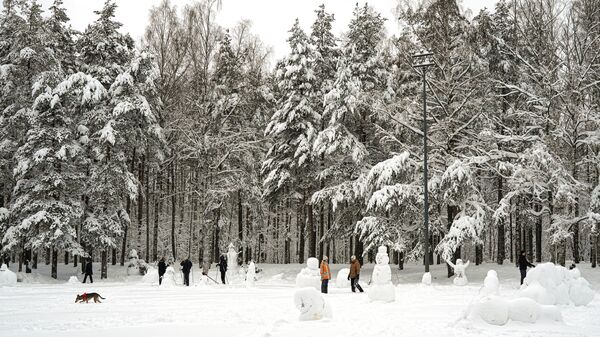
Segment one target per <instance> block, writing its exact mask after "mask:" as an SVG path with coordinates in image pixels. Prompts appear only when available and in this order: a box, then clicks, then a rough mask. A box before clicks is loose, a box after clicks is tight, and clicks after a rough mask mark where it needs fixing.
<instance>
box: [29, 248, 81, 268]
mask: <svg viewBox="0 0 600 337" xmlns="http://www.w3.org/2000/svg"><path fill="white" fill-rule="evenodd" d="M37 264H38V252H37V249H36V250H35V251H34V252H33V264H32V266H31V268H33V269H37ZM75 267H77V260H76V259H75Z"/></svg>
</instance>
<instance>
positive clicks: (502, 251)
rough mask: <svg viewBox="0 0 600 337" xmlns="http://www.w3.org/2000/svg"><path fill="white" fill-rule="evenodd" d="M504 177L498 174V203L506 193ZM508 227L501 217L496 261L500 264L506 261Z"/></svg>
mask: <svg viewBox="0 0 600 337" xmlns="http://www.w3.org/2000/svg"><path fill="white" fill-rule="evenodd" d="M503 184H504V182H503V179H502V176H501V175H498V203H500V201H501V200H502V198H503V195H504V191H503ZM505 235H506V229H505V228H504V219H501V220H500V222H499V223H498V228H497V236H498V237H497V241H498V248H497V249H498V252H497V254H496V263H498V264H500V265H501V264H503V263H504V259H506V238H505Z"/></svg>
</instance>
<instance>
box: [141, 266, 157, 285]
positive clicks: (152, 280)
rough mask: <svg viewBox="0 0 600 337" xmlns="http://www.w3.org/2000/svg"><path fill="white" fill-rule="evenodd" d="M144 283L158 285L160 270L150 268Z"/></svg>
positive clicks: (143, 279) (143, 280)
mask: <svg viewBox="0 0 600 337" xmlns="http://www.w3.org/2000/svg"><path fill="white" fill-rule="evenodd" d="M142 282H143V283H148V284H158V269H156V268H154V267H148V269H147V270H146V275H144V277H143V278H142Z"/></svg>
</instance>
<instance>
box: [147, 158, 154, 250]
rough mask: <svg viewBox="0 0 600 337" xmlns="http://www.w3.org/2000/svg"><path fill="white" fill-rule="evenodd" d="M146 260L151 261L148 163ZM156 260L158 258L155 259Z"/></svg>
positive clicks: (148, 168) (148, 169)
mask: <svg viewBox="0 0 600 337" xmlns="http://www.w3.org/2000/svg"><path fill="white" fill-rule="evenodd" d="M145 175H146V261H147V262H150V261H151V260H150V166H149V165H146V173H145ZM154 261H156V260H154Z"/></svg>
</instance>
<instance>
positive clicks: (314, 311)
mask: <svg viewBox="0 0 600 337" xmlns="http://www.w3.org/2000/svg"><path fill="white" fill-rule="evenodd" d="M294 303H295V305H296V308H297V309H298V310H299V311H300V320H301V321H313V320H319V319H322V318H331V317H332V314H331V308H330V307H329V304H328V303H327V302H326V301H325V299H324V298H323V296H321V294H320V293H319V292H318V291H317V290H316V289H314V288H302V289H299V290H297V291H296V293H295V294H294Z"/></svg>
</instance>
